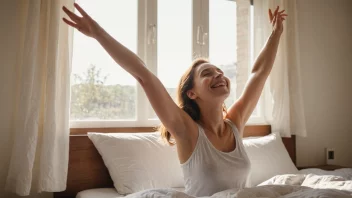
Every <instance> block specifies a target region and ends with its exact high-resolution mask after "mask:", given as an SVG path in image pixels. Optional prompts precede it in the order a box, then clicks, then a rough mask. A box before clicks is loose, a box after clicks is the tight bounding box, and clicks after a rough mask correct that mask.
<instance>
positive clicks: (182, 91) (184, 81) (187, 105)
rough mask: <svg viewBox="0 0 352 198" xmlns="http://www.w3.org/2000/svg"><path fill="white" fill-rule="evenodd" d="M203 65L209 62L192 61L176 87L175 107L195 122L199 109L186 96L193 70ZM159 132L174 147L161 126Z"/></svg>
mask: <svg viewBox="0 0 352 198" xmlns="http://www.w3.org/2000/svg"><path fill="white" fill-rule="evenodd" d="M203 63H209V61H208V60H206V59H204V58H198V59H196V60H194V61H193V63H192V65H191V66H190V67H189V68H188V69H187V71H186V72H185V73H184V74H183V75H182V77H181V80H180V82H179V84H178V87H177V106H178V107H180V108H181V109H182V110H184V111H185V112H186V113H187V114H188V115H189V116H190V117H191V118H192V119H193V120H194V121H195V122H197V121H198V120H199V119H200V109H199V106H198V105H197V103H196V102H195V101H194V100H192V99H190V98H189V97H188V96H187V91H189V90H191V89H192V88H193V86H194V73H195V70H196V68H197V67H198V66H199V65H201V64H203ZM223 112H224V113H226V107H225V104H224V105H223ZM159 130H160V132H161V137H162V138H163V139H164V140H165V141H166V142H167V143H169V145H175V143H176V142H175V140H174V139H173V138H172V136H171V133H170V132H169V131H168V130H167V129H166V128H165V126H164V125H163V124H161V125H160V127H159Z"/></svg>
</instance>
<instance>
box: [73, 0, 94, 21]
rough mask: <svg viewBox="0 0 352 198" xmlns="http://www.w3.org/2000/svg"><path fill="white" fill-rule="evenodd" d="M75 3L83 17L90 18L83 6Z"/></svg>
mask: <svg viewBox="0 0 352 198" xmlns="http://www.w3.org/2000/svg"><path fill="white" fill-rule="evenodd" d="M73 5H74V6H75V8H76V9H77V10H78V12H79V13H81V15H82V16H83V17H88V18H90V17H89V15H88V14H87V13H86V12H85V11H84V10H83V9H82V8H81V6H79V5H78V4H77V3H74V4H73Z"/></svg>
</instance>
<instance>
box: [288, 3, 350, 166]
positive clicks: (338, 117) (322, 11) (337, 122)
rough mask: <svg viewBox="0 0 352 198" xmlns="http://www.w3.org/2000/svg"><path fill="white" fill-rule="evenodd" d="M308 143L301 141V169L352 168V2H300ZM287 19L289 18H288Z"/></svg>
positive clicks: (299, 157)
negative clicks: (331, 159) (329, 158)
mask: <svg viewBox="0 0 352 198" xmlns="http://www.w3.org/2000/svg"><path fill="white" fill-rule="evenodd" d="M297 3H298V7H297V9H298V20H299V23H298V24H299V36H300V52H301V54H300V55H301V67H302V70H301V74H302V81H303V82H302V86H303V100H304V108H305V114H306V123H307V133H308V137H307V138H297V163H298V165H299V166H308V165H318V164H324V163H325V151H324V149H325V148H326V147H329V148H334V149H335V159H336V161H335V163H336V164H338V165H344V166H350V167H352V1H351V0H298V2H297ZM288 17H289V16H288Z"/></svg>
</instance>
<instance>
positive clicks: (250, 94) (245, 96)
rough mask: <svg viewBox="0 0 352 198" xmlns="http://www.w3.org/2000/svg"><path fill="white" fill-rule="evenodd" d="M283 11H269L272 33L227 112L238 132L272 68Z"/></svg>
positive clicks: (280, 31) (257, 98) (280, 30)
mask: <svg viewBox="0 0 352 198" xmlns="http://www.w3.org/2000/svg"><path fill="white" fill-rule="evenodd" d="M284 11H285V10H283V11H280V12H279V6H278V7H277V8H276V10H275V12H274V14H273V13H272V12H271V10H270V9H269V19H270V22H271V24H272V26H273V31H272V33H271V35H270V37H269V39H268V40H267V42H266V44H265V46H264V48H263V49H262V51H261V52H260V54H259V56H258V57H257V59H256V61H255V63H254V65H253V69H252V72H251V74H250V76H249V79H248V81H247V83H246V85H245V88H244V91H243V93H242V95H241V96H240V97H239V99H238V100H237V101H236V102H235V103H234V104H233V105H232V106H231V107H230V108H229V110H228V114H227V118H229V119H230V120H231V121H233V122H234V123H235V124H236V126H237V127H238V128H240V129H241V130H240V131H243V130H242V129H243V128H244V126H245V124H246V122H247V121H248V119H249V117H250V116H251V114H252V112H253V110H254V108H255V107H256V105H257V103H258V100H259V98H260V95H261V93H262V90H263V87H264V84H265V81H266V79H267V78H268V76H269V74H270V71H271V69H272V67H273V64H274V60H275V56H276V52H277V49H278V46H279V41H280V36H281V33H282V31H283V25H282V22H283V21H284V20H285V17H286V16H287V15H286V14H284ZM242 135H243V134H242Z"/></svg>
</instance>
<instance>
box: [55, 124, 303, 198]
mask: <svg viewBox="0 0 352 198" xmlns="http://www.w3.org/2000/svg"><path fill="white" fill-rule="evenodd" d="M88 131H94V132H104V133H112V132H114V133H118V132H131V133H132V132H133V133H135V132H140V131H143V132H153V131H155V128H152V127H134V128H100V129H98V128H96V129H92V128H89V129H84V128H83V129H82V128H80V129H71V135H70V148H69V165H68V175H67V188H66V190H65V191H63V192H56V193H54V198H62V197H65V198H71V197H72V198H74V197H75V196H76V194H77V193H78V192H80V191H82V190H86V189H91V188H108V187H111V188H113V182H112V180H111V177H110V175H109V172H108V169H107V168H106V167H105V165H104V162H103V160H102V158H101V156H100V154H99V153H98V151H97V149H96V148H95V147H94V145H93V143H92V142H91V141H90V139H89V138H88V136H87V135H86V134H87V132H88ZM270 133H271V127H270V125H253V126H246V127H245V130H244V136H245V137H251V136H265V135H268V134H270ZM282 140H283V143H284V144H285V147H286V149H287V151H288V153H289V155H290V157H291V159H292V161H293V162H294V164H296V138H295V136H292V137H291V138H282Z"/></svg>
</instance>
